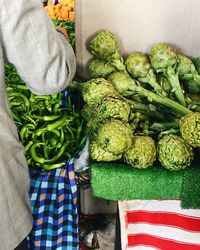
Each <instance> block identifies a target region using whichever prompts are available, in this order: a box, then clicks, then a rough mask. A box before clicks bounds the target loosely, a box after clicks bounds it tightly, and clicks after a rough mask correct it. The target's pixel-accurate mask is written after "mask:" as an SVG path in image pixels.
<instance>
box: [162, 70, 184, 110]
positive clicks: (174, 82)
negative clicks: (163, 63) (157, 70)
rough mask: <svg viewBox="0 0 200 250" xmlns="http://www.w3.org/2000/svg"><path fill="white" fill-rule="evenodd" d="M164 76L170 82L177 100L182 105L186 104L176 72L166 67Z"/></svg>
mask: <svg viewBox="0 0 200 250" xmlns="http://www.w3.org/2000/svg"><path fill="white" fill-rule="evenodd" d="M165 76H166V78H167V80H168V81H169V82H170V84H171V86H172V91H174V95H175V96H176V98H177V100H178V102H179V103H180V104H182V105H183V106H186V101H185V97H184V94H183V90H182V88H181V85H180V82H179V77H178V73H175V71H174V70H173V69H172V67H168V68H167V71H166V74H165Z"/></svg>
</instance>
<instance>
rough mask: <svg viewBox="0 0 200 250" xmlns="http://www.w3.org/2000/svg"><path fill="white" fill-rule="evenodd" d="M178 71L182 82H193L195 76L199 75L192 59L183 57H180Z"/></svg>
mask: <svg viewBox="0 0 200 250" xmlns="http://www.w3.org/2000/svg"><path fill="white" fill-rule="evenodd" d="M176 71H177V72H178V74H179V77H180V79H182V80H188V81H189V80H193V75H194V74H197V75H198V73H197V71H196V69H195V66H194V64H193V62H192V61H191V60H190V58H188V57H186V56H183V55H178V64H177V67H176Z"/></svg>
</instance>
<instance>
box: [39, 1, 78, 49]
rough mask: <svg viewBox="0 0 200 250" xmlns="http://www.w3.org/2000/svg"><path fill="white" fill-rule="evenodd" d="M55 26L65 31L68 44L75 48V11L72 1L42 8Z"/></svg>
mask: <svg viewBox="0 0 200 250" xmlns="http://www.w3.org/2000/svg"><path fill="white" fill-rule="evenodd" d="M44 10H45V11H46V13H47V14H48V15H49V16H50V18H51V19H52V21H53V23H54V25H55V26H61V27H63V28H65V29H66V30H67V33H68V37H69V41H70V44H71V45H72V47H73V48H75V9H74V0H63V1H59V2H58V3H57V4H53V3H52V4H48V5H47V6H45V7H44Z"/></svg>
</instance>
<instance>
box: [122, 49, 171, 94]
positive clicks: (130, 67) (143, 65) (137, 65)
mask: <svg viewBox="0 0 200 250" xmlns="http://www.w3.org/2000/svg"><path fill="white" fill-rule="evenodd" d="M125 65H126V69H127V71H128V72H129V73H130V75H131V76H132V77H133V78H136V79H137V80H138V81H140V82H142V83H148V84H149V85H150V86H151V87H152V88H153V89H154V90H155V91H156V92H157V93H158V94H161V95H163V96H167V93H165V91H164V89H163V88H162V87H161V86H160V85H159V84H158V83H157V81H156V75H155V73H154V71H153V68H152V66H151V64H150V62H149V59H148V57H147V56H146V55H145V54H143V53H139V52H135V53H133V54H131V55H129V56H128V57H127V59H126V61H125Z"/></svg>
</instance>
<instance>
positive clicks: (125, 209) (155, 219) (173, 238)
mask: <svg viewBox="0 0 200 250" xmlns="http://www.w3.org/2000/svg"><path fill="white" fill-rule="evenodd" d="M118 205H119V215H120V227H121V244H122V250H155V249H156V250H158V249H159V250H199V249H200V210H198V209H185V210H184V209H181V207H180V201H179V200H143V201H142V200H132V201H119V202H118Z"/></svg>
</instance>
